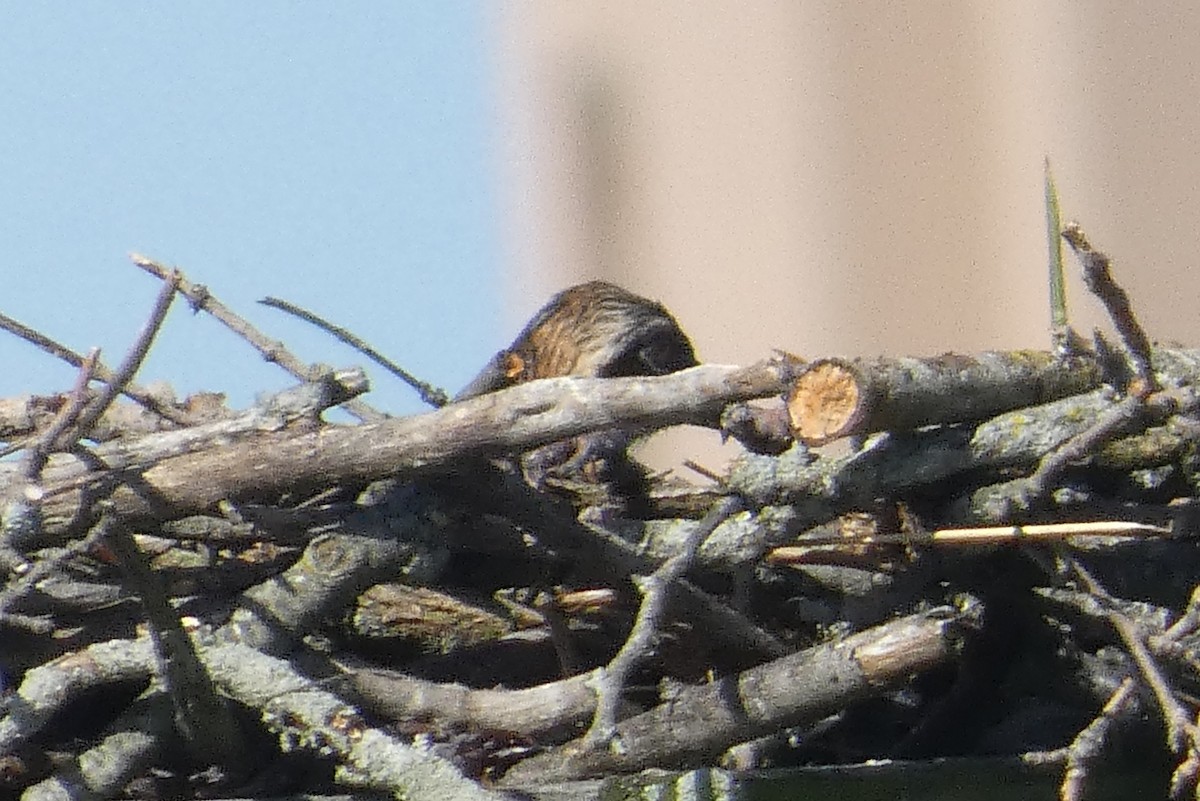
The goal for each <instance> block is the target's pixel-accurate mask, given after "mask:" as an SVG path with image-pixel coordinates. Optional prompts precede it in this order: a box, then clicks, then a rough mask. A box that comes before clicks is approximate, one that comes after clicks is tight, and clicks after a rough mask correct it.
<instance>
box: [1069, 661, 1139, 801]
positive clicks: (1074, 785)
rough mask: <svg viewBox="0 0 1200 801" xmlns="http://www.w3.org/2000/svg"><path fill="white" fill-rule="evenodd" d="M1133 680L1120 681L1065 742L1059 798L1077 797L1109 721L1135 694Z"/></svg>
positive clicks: (1105, 737) (1109, 729) (1110, 724)
mask: <svg viewBox="0 0 1200 801" xmlns="http://www.w3.org/2000/svg"><path fill="white" fill-rule="evenodd" d="M1136 691H1137V684H1136V682H1134V680H1133V679H1132V678H1126V679H1125V680H1124V681H1122V682H1121V684H1120V686H1118V687H1117V690H1116V692H1114V693H1113V694H1112V695H1111V696H1110V697H1109V699H1108V702H1107V703H1105V704H1104V708H1103V709H1101V710H1100V714H1099V715H1097V716H1096V717H1095V719H1094V720H1092V722H1091V723H1089V724H1088V725H1087V726H1085V727H1084V728H1083V730H1082V731H1080V732H1079V734H1077V735H1075V739H1074V740H1072V741H1071V744H1070V745H1069V746H1067V749H1066V750H1067V764H1066V769H1065V771H1064V772H1063V780H1062V784H1061V785H1059V790H1058V797H1059V798H1060V799H1062V801H1081V799H1082V798H1083V791H1084V782H1085V781H1086V780H1087V778H1088V773H1089V772H1090V770H1091V768H1092V766H1093V765H1095V764H1096V761H1097V760H1098V759H1099V758H1100V756H1101V753H1102V752H1103V749H1104V746H1105V743H1107V741H1108V736H1109V734H1110V733H1111V732H1112V728H1113V725H1114V724H1115V723H1116V722H1117V720H1118V718H1119V717H1120V716H1121V715H1122V714H1123V713H1124V711H1125V709H1126V707H1127V706H1128V705H1129V704H1130V703H1131V702H1132V701H1133V699H1134V698H1136Z"/></svg>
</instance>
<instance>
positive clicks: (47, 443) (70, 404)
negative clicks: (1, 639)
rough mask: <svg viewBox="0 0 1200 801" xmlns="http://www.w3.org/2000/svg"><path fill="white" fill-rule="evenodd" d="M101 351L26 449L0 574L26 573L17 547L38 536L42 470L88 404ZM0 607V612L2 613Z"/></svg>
mask: <svg viewBox="0 0 1200 801" xmlns="http://www.w3.org/2000/svg"><path fill="white" fill-rule="evenodd" d="M99 355H100V351H99V350H93V351H92V352H91V353H90V354H88V356H87V358H85V359H84V360H83V364H82V365H80V369H79V373H78V375H77V376H76V378H75V386H74V387H72V389H71V394H70V396H69V399H68V401H67V403H66V405H65V406H63V408H62V409H61V410H60V411H59V413H58V415H57V416H56V417H55V420H54V422H53V423H51V424H50V427H49V428H47V429H46V430H45V431H44V432H43V433H42V434H41V436H39V437H38V438H37V439H35V440H34V442H33V444H32V445H30V446H29V450H28V451H27V452H26V454H25V457H24V458H23V459H22V464H21V476H22V478H23V479H24V480H23V481H22V482H19V483H18V484H17V485H16V486H14V487H12V488H11V489H10V490H9V500H8V502H7V503H6V504H5V505H4V509H3V513H2V514H0V517H2V518H3V525H2V526H0V572H8V573H11V574H13V575H20V574H21V573H24V572H25V571H27V570H28V569H29V563H28V562H27V561H26V560H25V557H24V556H22V554H21V551H20V546H21V545H22V544H24V543H26V542H32V541H34V540H35V539H37V537H38V536H39V535H40V534H41V528H42V526H41V523H42V517H41V514H40V513H39V512H40V501H41V500H42V499H43V498H44V497H45V493H44V492H43V491H42V488H41V487H40V486H38V485H39V483H40V480H41V475H42V468H43V467H45V466H46V462H47V461H49V459H50V454H51V452H52V451H53V449H54V443H55V441H56V440H57V439H58V438H59V437H60V436H61V435H62V433H63V431H65V430H66V429H67V427H68V426H70V425H72V424H73V423H74V422H75V420H76V418H78V416H79V413H80V412H81V411H82V410H83V406H84V404H85V403H86V402H87V386H88V382H89V381H90V380H91V377H92V372H93V371H94V370H95V368H96V362H97V360H98V359H99ZM4 608H5V607H4V606H0V612H2V611H3V610H4Z"/></svg>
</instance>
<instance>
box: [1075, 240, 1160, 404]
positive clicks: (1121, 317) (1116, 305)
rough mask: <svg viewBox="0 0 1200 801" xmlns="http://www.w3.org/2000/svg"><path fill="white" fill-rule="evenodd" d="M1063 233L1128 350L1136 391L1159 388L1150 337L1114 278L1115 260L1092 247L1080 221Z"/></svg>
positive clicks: (1144, 392)
mask: <svg viewBox="0 0 1200 801" xmlns="http://www.w3.org/2000/svg"><path fill="white" fill-rule="evenodd" d="M1062 237H1063V239H1065V240H1067V244H1069V245H1070V246H1071V249H1072V250H1074V251H1075V255H1076V256H1078V257H1079V262H1080V265H1081V266H1082V267H1083V280H1084V282H1085V283H1086V284H1087V287H1088V289H1090V290H1091V291H1092V293H1093V294H1095V295H1096V297H1098V298H1099V299H1100V302H1101V303H1103V304H1104V308H1105V310H1106V311H1107V312H1108V316H1109V317H1111V318H1112V321H1113V325H1114V326H1116V329H1117V333H1118V334H1119V335H1120V337H1121V341H1122V342H1123V343H1124V345H1125V351H1126V353H1127V355H1128V357H1129V361H1130V363H1131V365H1132V366H1133V369H1134V373H1135V374H1136V375H1137V378H1138V382H1139V384H1140V386H1139V387H1137V388H1136V390H1135V391H1134V392H1133V394H1135V395H1143V396H1145V395H1148V394H1150V393H1151V392H1154V391H1156V390H1157V389H1158V379H1156V378H1155V377H1154V368H1153V367H1152V366H1151V361H1150V338H1149V337H1148V336H1146V331H1145V329H1143V328H1142V326H1141V324H1140V323H1138V321H1137V318H1136V317H1134V314H1133V307H1132V305H1131V304H1130V303H1129V295H1128V294H1126V292H1125V290H1123V289H1122V288H1121V287H1120V286H1119V285H1118V284H1117V282H1116V281H1115V280H1114V279H1113V277H1112V270H1111V269H1110V268H1111V266H1112V263H1111V261H1110V260H1109V258H1108V256H1106V255H1105V254H1104V253H1101V252H1100V251H1098V250H1093V249H1092V245H1091V243H1090V242H1088V240H1087V237H1086V236H1085V235H1084V233H1083V228H1082V227H1080V225H1079V223H1077V222H1069V223H1067V224H1066V225H1065V226H1064V227H1063V231H1062Z"/></svg>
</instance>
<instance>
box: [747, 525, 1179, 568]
mask: <svg viewBox="0 0 1200 801" xmlns="http://www.w3.org/2000/svg"><path fill="white" fill-rule="evenodd" d="M1170 534H1171V530H1170V529H1169V528H1163V527H1162V526H1152V525H1149V524H1148V523H1137V522H1132V521H1124V520H1099V521H1088V522H1080V523H1038V524H1029V525H1017V526H982V527H977V528H943V529H938V530H937V531H931V532H928V533H923V534H919V533H911V534H870V535H864V536H853V535H846V536H842V535H836V534H834V535H821V536H802V537H800V538H799V539H798V540H797V544H796V545H782V546H780V547H778V548H773V549H771V550H770V551H769V552H768V553H767V557H766V558H767V562H768V563H769V564H795V563H802V562H805V561H806V557H807V556H808V554H809V553H810V552H811V550H812V549H813V548H815V547H828V546H841V547H845V548H862V547H868V546H872V545H946V546H960V547H961V546H966V547H971V546H992V545H1001V544H1007V543H1012V544H1023V543H1030V542H1058V541H1061V540H1065V539H1066V538H1067V537H1131V538H1146V537H1165V536H1169V535H1170Z"/></svg>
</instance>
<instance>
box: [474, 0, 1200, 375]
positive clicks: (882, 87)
mask: <svg viewBox="0 0 1200 801" xmlns="http://www.w3.org/2000/svg"><path fill="white" fill-rule="evenodd" d="M1147 9H1149V10H1147ZM494 26H495V28H494V30H495V37H496V38H495V41H496V48H495V52H496V58H497V72H496V74H497V82H496V87H495V98H496V103H497V104H498V109H497V110H498V113H499V115H500V119H501V120H502V121H503V123H502V129H501V137H500V138H501V146H502V152H501V164H500V170H501V175H502V184H503V187H504V189H503V196H502V203H503V213H504V215H505V220H506V222H505V225H506V228H505V236H506V247H507V255H508V258H509V260H510V264H511V269H512V275H511V280H510V281H509V282H508V286H509V288H510V292H509V297H508V298H507V299H506V301H507V304H508V308H509V309H510V310H511V324H510V329H511V330H512V331H513V332H515V331H516V330H517V328H518V327H519V324H520V321H522V320H524V319H525V318H526V317H528V315H529V314H530V313H531V312H532V311H533V310H534V309H535V308H537V307H538V306H540V305H541V303H543V302H544V301H545V299H546V298H547V297H548V296H549V295H550V294H551V293H552V292H553V291H555V290H557V289H559V288H561V287H563V286H566V285H569V284H571V283H574V282H577V281H579V280H583V279H586V278H591V277H604V278H609V279H611V280H615V281H617V282H619V283H622V284H624V285H626V286H628V287H629V288H630V289H633V290H634V291H637V292H640V293H642V294H646V295H648V296H651V297H654V298H657V299H659V300H662V301H663V302H664V303H666V304H667V305H668V306H669V307H670V308H671V309H672V310H673V311H674V312H675V314H676V316H677V317H678V318H679V320H680V321H681V323H682V324H683V326H684V327H685V329H686V330H687V331H688V332H689V333H690V334H691V336H692V338H693V341H694V342H695V343H696V346H697V349H698V351H699V353H700V355H701V357H702V358H703V359H704V360H706V361H716V362H730V363H744V362H749V361H752V360H755V359H758V358H761V357H763V356H765V355H767V354H768V353H769V352H770V349H771V348H773V347H781V348H786V349H789V350H792V351H795V352H797V353H800V354H802V355H805V356H809V357H811V356H821V355H833V354H839V355H859V354H864V355H865V354H877V353H889V354H898V353H911V354H921V353H930V354H931V353H939V352H942V351H946V350H951V349H953V350H959V351H970V350H976V349H982V348H1014V347H1045V345H1046V342H1047V335H1046V329H1047V324H1046V319H1047V312H1046V289H1045V287H1046V268H1045V264H1046V242H1045V218H1044V205H1043V194H1042V164H1043V158H1044V157H1045V156H1049V157H1050V159H1051V161H1052V164H1053V167H1054V172H1055V175H1056V177H1057V181H1058V186H1059V190H1060V195H1061V198H1062V205H1063V211H1064V215H1065V216H1066V217H1068V218H1074V219H1078V220H1079V221H1080V222H1081V223H1083V225H1084V227H1085V230H1087V231H1088V233H1089V235H1090V236H1091V238H1092V241H1093V242H1094V243H1095V244H1096V245H1097V246H1098V247H1100V248H1101V249H1103V250H1105V251H1107V252H1108V253H1110V255H1112V256H1113V257H1114V259H1115V260H1116V264H1117V267H1118V270H1119V273H1118V276H1119V280H1120V281H1122V282H1123V283H1124V285H1125V286H1126V287H1127V288H1128V289H1129V291H1130V292H1131V294H1132V296H1133V299H1134V301H1135V303H1136V308H1137V309H1138V310H1139V312H1140V314H1141V317H1142V319H1143V321H1144V322H1145V324H1146V325H1147V326H1148V327H1149V328H1150V330H1151V332H1152V335H1153V336H1154V337H1156V338H1158V339H1162V340H1179V341H1185V342H1191V343H1200V331H1198V330H1197V329H1198V327H1200V326H1198V323H1197V321H1196V319H1195V315H1193V313H1192V306H1193V305H1194V301H1193V295H1194V288H1195V286H1196V281H1195V279H1194V278H1193V277H1192V275H1191V272H1190V268H1191V265H1192V263H1193V261H1194V258H1195V253H1196V250H1197V236H1196V233H1195V220H1196V218H1197V208H1198V202H1200V162H1198V160H1197V158H1196V156H1195V151H1196V142H1197V129H1198V127H1200V99H1198V98H1200V93H1198V91H1197V90H1198V88H1200V87H1198V78H1200V63H1198V61H1200V55H1198V54H1200V6H1193V5H1191V4H1187V3H1159V4H1147V5H1144V6H1136V5H1135V4H1130V3H1127V2H1114V1H1112V0H1105V2H1065V3H1034V2H1024V1H1020V0H1018V1H1017V2H1005V3H991V2H987V3H985V2H920V3H911V4H901V3H838V2H798V1H797V2H785V1H784V0H767V1H762V2H748V3H732V2H729V3H721V2H684V1H683V0H657V1H656V2H653V3H646V2H634V1H633V0H622V1H621V2H610V3H597V2H564V0H509V1H508V2H505V3H503V4H502V5H500V6H497V12H496V14H495V18H494ZM1070 264H1071V267H1072V270H1071V274H1070V279H1071V287H1070V289H1071V295H1070V299H1071V301H1072V319H1073V322H1075V323H1076V325H1077V326H1078V327H1080V328H1081V329H1082V330H1083V331H1084V332H1087V331H1088V330H1090V328H1091V326H1092V325H1093V324H1095V323H1097V322H1099V321H1100V320H1101V319H1102V318H1101V317H1100V315H1099V314H1098V313H1097V312H1096V310H1095V308H1094V304H1093V303H1092V302H1091V300H1090V299H1089V298H1087V297H1086V296H1085V295H1084V292H1083V290H1082V288H1081V286H1080V284H1079V281H1078V278H1077V274H1076V271H1075V269H1074V263H1073V262H1070Z"/></svg>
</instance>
